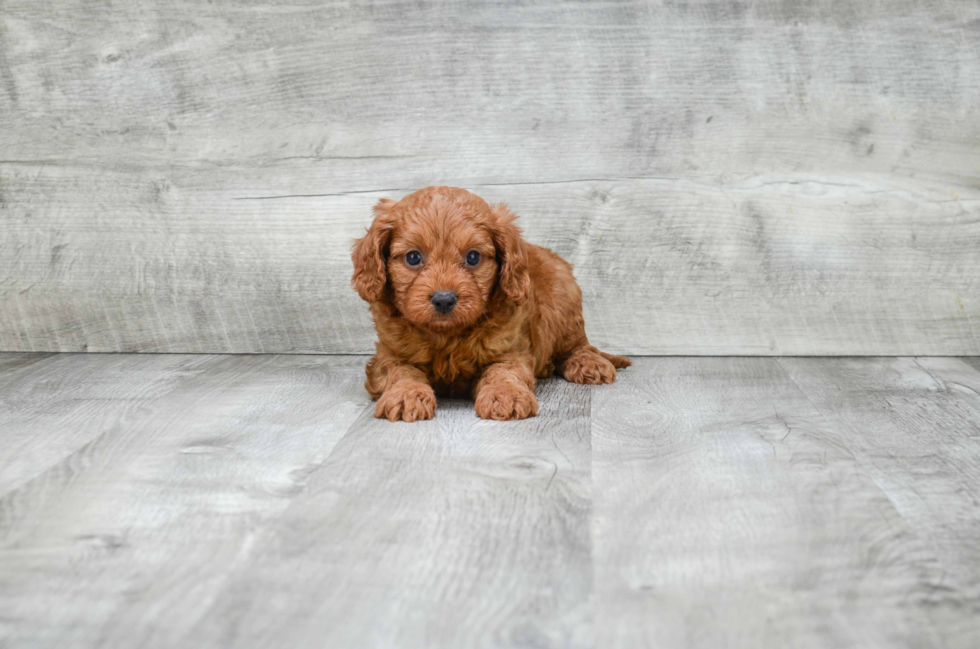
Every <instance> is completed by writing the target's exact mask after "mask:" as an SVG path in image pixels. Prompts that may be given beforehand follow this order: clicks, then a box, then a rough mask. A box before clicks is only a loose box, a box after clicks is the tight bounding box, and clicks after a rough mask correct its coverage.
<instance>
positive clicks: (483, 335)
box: [351, 187, 630, 421]
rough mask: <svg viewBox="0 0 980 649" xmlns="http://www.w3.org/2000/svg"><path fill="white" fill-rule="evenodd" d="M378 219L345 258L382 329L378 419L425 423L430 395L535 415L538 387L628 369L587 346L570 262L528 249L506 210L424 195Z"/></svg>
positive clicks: (447, 192)
mask: <svg viewBox="0 0 980 649" xmlns="http://www.w3.org/2000/svg"><path fill="white" fill-rule="evenodd" d="M374 213H375V218H374V222H373V223H372V224H371V227H370V228H369V229H368V232H367V234H366V235H365V236H364V237H363V238H361V239H358V240H357V241H355V242H354V247H353V253H352V255H351V256H352V258H353V261H354V277H353V279H352V284H353V286H354V288H355V289H356V290H357V292H358V294H359V295H360V296H361V298H363V299H364V300H365V301H367V302H368V303H369V304H370V305H371V313H372V315H373V316H374V325H375V329H376V330H377V332H378V343H377V346H376V348H377V353H375V355H374V357H373V358H372V359H371V360H370V361H369V362H368V364H367V382H366V383H365V387H366V388H367V391H368V392H369V393H370V394H371V397H372V398H373V399H376V400H377V402H378V404H377V407H376V408H375V412H374V414H375V416H376V417H379V418H387V419H389V420H391V421H398V420H400V419H401V420H404V421H416V420H419V419H429V418H431V417H432V416H433V415H434V414H435V410H436V393H438V394H441V395H448V396H470V395H472V397H473V399H474V401H475V403H476V414H477V415H479V416H480V417H483V418H485V419H523V418H525V417H529V416H533V415H536V414H537V412H538V401H537V399H536V398H535V396H534V385H535V379H536V378H543V377H548V376H551V375H552V374H553V373H554V372H555V371H557V372H558V373H560V374H561V375H562V376H563V377H564V378H565V379H566V380H568V381H571V382H573V383H612V382H613V381H614V380H616V368H624V367H628V366H629V365H630V361H629V360H628V359H627V358H625V357H623V356H614V355H612V354H606V353H605V352H601V351H599V350H598V349H596V348H595V347H593V346H591V345H590V344H589V341H588V339H587V338H586V336H585V322H584V320H583V319H582V291H581V290H580V289H579V286H578V284H577V283H576V281H575V278H574V277H573V276H572V266H571V264H569V263H568V262H566V261H565V260H564V259H562V258H561V257H559V256H558V255H556V254H555V253H553V252H551V251H550V250H548V249H547V248H542V247H540V246H535V245H532V244H529V243H527V242H525V241H524V240H523V239H522V238H521V231H520V230H519V229H518V228H517V226H516V225H514V220H515V219H516V216H515V215H514V214H512V213H511V212H510V210H508V209H507V206H506V205H503V204H500V205H495V206H493V207H491V206H489V205H487V203H486V202H485V201H484V200H483V199H482V198H480V197H479V196H476V195H475V194H472V193H470V192H468V191H466V190H465V189H458V188H455V187H426V188H425V189H420V190H419V191H417V192H415V193H413V194H409V195H408V196H406V197H405V198H403V199H401V200H400V201H398V202H397V203H396V202H395V201H392V200H389V199H382V200H381V201H380V202H379V203H378V204H377V205H375V207H374Z"/></svg>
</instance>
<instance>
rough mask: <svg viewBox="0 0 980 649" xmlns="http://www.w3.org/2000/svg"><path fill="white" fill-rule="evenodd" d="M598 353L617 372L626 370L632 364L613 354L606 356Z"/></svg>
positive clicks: (603, 353)
mask: <svg viewBox="0 0 980 649" xmlns="http://www.w3.org/2000/svg"><path fill="white" fill-rule="evenodd" d="M599 353H600V354H602V357H603V358H605V359H606V360H607V361H609V362H610V363H612V364H613V367H615V368H616V369H617V370H621V369H624V368H627V367H629V366H630V365H632V364H633V361H631V360H630V359H628V358H626V357H625V356H616V355H615V354H607V353H606V352H599Z"/></svg>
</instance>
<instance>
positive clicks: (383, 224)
mask: <svg viewBox="0 0 980 649" xmlns="http://www.w3.org/2000/svg"><path fill="white" fill-rule="evenodd" d="M394 204H395V201H393V200H391V199H388V198H382V199H381V200H380V201H378V204H377V205H375V206H374V222H373V223H371V227H370V228H368V231H367V234H365V235H364V236H363V237H361V238H360V239H358V240H356V241H355V242H354V246H353V249H352V250H351V259H352V260H353V261H354V276H353V277H352V278H351V286H353V287H354V289H355V290H356V291H357V294H358V295H360V296H361V299H362V300H364V301H365V302H379V301H380V300H381V297H382V295H384V290H385V284H386V283H387V281H388V269H387V259H386V257H387V256H388V244H389V243H390V241H391V231H392V229H394V227H395V222H394V219H392V218H391V215H390V210H391V206H392V205H394Z"/></svg>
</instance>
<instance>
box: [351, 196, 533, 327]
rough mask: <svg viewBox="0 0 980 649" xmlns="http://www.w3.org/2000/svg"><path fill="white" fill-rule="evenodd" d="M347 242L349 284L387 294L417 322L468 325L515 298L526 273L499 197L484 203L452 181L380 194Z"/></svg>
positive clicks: (378, 297)
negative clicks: (360, 231)
mask: <svg viewBox="0 0 980 649" xmlns="http://www.w3.org/2000/svg"><path fill="white" fill-rule="evenodd" d="M374 214H375V217H374V222H373V223H372V224H371V227H370V228H369V229H368V232H367V234H366V235H365V236H364V237H363V238H361V239H358V240H357V241H355V242H354V249H353V253H352V255H351V256H352V258H353V260H354V277H353V280H352V284H353V286H354V288H355V289H356V290H357V292H358V294H360V296H361V298H363V299H364V300H366V301H368V302H388V303H390V304H391V306H393V307H394V308H395V309H397V311H398V312H399V313H401V315H402V316H403V317H405V318H407V319H408V320H409V321H410V322H412V323H413V324H415V325H416V326H418V327H421V328H423V329H427V330H429V331H433V332H438V333H452V332H454V331H459V330H461V329H464V328H466V327H469V326H471V325H473V324H475V323H476V322H477V320H479V319H480V316H482V315H483V314H485V313H486V312H487V311H488V309H489V308H490V305H491V304H492V303H493V300H494V299H495V297H497V296H496V295H495V293H499V298H500V299H504V300H507V301H509V302H511V303H513V304H516V305H520V304H523V303H524V302H525V301H526V300H527V296H528V291H529V289H530V284H531V280H530V277H529V275H528V270H527V255H526V252H525V250H524V243H523V241H522V239H521V232H520V230H519V229H518V228H517V226H516V225H514V219H515V218H516V217H515V216H514V215H513V214H512V213H511V212H510V210H508V209H507V206H506V205H502V204H501V205H496V206H494V207H491V206H489V205H487V204H486V202H484V200H483V199H482V198H480V197H479V196H476V195H475V194H471V193H470V192H468V191H466V190H465V189H457V188H455V187H426V188H425V189H420V190H419V191H417V192H415V193H414V194H409V195H408V196H406V197H405V198H403V199H402V200H400V201H398V202H397V203H396V202H394V201H391V200H388V199H382V200H381V201H380V202H379V203H378V204H377V205H375V206H374Z"/></svg>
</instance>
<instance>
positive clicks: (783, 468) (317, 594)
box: [0, 354, 980, 648]
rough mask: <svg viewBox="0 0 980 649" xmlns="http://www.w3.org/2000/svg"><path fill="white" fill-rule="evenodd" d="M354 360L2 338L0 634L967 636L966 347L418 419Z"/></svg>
mask: <svg viewBox="0 0 980 649" xmlns="http://www.w3.org/2000/svg"><path fill="white" fill-rule="evenodd" d="M364 362H365V358H364V357H338V356H203V355H202V356H180V355H143V356H137V355H50V354H0V646H3V647H27V646H30V647H69V646H71V647H95V646H99V647H167V646H187V647H216V646H222V647H226V646H227V647H238V646H241V647H253V646H254V647H306V646H310V647H393V646H405V647H423V646H426V647H428V646H434V647H471V646H481V647H482V646H519V647H641V646H651V647H653V646H656V647H673V646H692V647H712V648H714V647H725V646H738V647H760V646H780V647H784V646H793V647H811V646H812V647H851V646H861V647H875V646H922V647H927V646H928V647H976V646H978V645H980V479H978V478H980V360H978V359H967V358H960V359H957V358H865V359H817V358H810V359H802V358H656V359H654V358H641V359H636V365H635V366H634V367H633V368H631V369H629V370H627V371H624V372H622V373H621V374H620V381H619V382H618V383H616V384H615V385H613V386H604V387H598V388H590V387H585V386H579V385H571V384H568V383H565V382H563V381H561V380H560V379H555V380H549V381H544V382H542V384H541V385H540V387H539V389H538V395H539V398H540V401H541V414H540V416H538V417H537V418H534V419H530V420H526V421H523V422H518V423H500V422H486V421H481V420H479V419H477V418H476V417H475V416H474V414H473V412H472V407H471V404H469V403H467V402H465V401H443V402H442V403H441V404H440V410H439V411H438V414H437V416H436V418H435V419H434V420H432V421H429V422H423V423H417V424H404V423H399V424H390V423H388V422H385V421H377V420H375V419H373V417H372V409H371V407H370V406H369V401H368V397H367V395H366V394H365V393H364V391H363V388H362V387H361V381H362V366H363V364H364Z"/></svg>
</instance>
